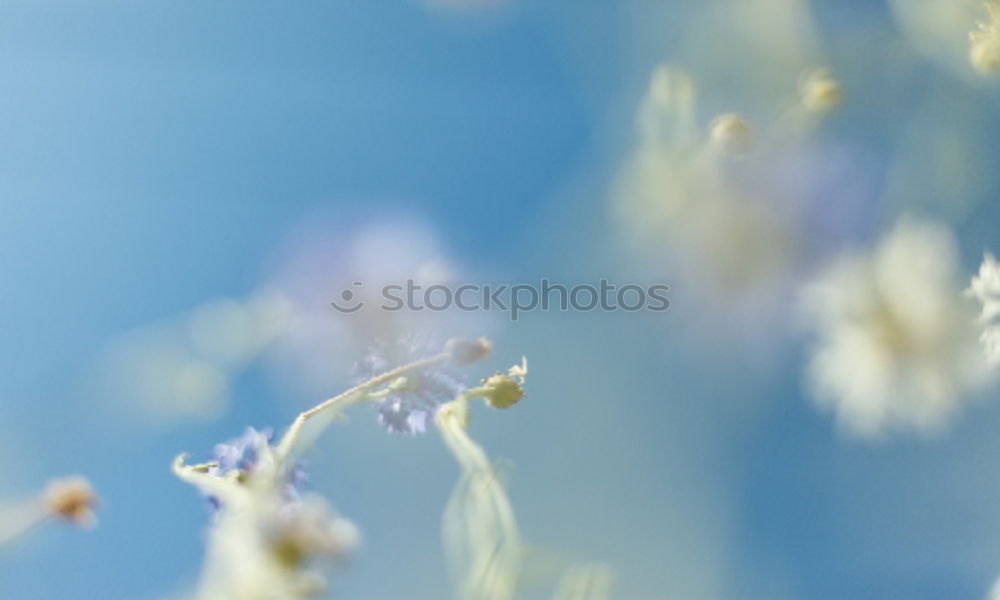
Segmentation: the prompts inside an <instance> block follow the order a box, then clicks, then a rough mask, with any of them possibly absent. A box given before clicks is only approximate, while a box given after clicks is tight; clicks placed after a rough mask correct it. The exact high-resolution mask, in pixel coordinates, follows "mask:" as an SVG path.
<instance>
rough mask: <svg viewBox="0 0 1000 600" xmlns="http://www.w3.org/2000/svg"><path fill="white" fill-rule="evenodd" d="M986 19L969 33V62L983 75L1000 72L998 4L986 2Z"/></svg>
mask: <svg viewBox="0 0 1000 600" xmlns="http://www.w3.org/2000/svg"><path fill="white" fill-rule="evenodd" d="M986 13H987V17H988V19H987V20H986V21H982V22H980V23H979V24H978V29H976V30H975V31H973V32H971V33H969V61H970V62H972V66H973V67H974V68H975V69H976V71H978V72H979V73H981V74H983V75H990V74H993V73H996V72H997V71H1000V2H992V1H991V2H987V3H986Z"/></svg>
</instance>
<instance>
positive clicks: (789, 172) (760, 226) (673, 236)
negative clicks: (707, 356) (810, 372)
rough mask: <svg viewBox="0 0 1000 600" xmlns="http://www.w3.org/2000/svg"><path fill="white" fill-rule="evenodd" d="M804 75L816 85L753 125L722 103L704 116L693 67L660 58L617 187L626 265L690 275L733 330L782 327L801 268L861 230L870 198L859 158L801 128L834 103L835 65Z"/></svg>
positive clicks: (703, 303)
mask: <svg viewBox="0 0 1000 600" xmlns="http://www.w3.org/2000/svg"><path fill="white" fill-rule="evenodd" d="M804 77H805V80H804V81H803V82H801V83H800V85H802V86H805V87H809V86H812V87H813V88H816V89H813V90H812V91H803V92H802V93H803V94H805V95H806V97H807V98H808V99H806V98H803V99H801V100H800V102H798V103H795V104H794V105H792V106H790V107H788V108H787V110H786V111H785V112H784V113H783V114H782V115H781V117H780V118H779V119H778V120H777V121H775V122H771V123H767V124H766V125H764V126H752V125H751V124H750V122H749V121H748V120H747V119H746V118H745V117H743V116H737V115H736V114H733V113H727V114H723V115H722V116H720V117H718V118H716V119H715V120H714V121H710V122H708V123H707V124H702V123H700V122H699V119H698V116H697V114H696V105H697V93H696V88H695V84H694V82H693V80H692V79H691V77H689V76H688V75H687V74H686V73H684V72H682V71H680V70H677V69H674V68H671V67H668V66H660V67H658V68H657V69H656V70H655V71H654V73H653V75H652V78H651V81H650V85H649V89H648V91H647V93H646V95H645V97H644V98H643V100H642V103H641V106H640V108H639V110H638V114H637V123H636V125H637V140H636V144H635V147H634V149H633V150H632V154H631V156H630V157H629V158H628V159H627V160H626V162H625V164H624V165H623V167H622V169H621V170H620V172H619V175H618V177H617V181H616V182H615V186H614V189H613V191H612V198H611V200H612V207H613V209H614V212H615V216H616V218H617V224H618V226H619V231H620V232H621V238H620V239H621V243H622V245H623V246H624V247H625V248H626V249H627V250H628V255H627V257H626V259H627V261H628V265H629V267H630V268H634V269H636V270H638V271H639V272H640V273H641V276H645V277H650V276H652V277H656V278H658V279H659V278H669V279H667V281H669V283H670V285H671V286H674V287H676V288H678V289H680V288H682V287H683V289H685V291H686V296H687V298H688V299H689V301H690V304H691V305H697V306H698V307H699V311H701V314H704V315H706V316H707V317H706V319H705V321H706V322H708V323H709V326H711V327H715V326H721V328H722V329H725V330H726V335H727V336H728V337H730V338H732V337H733V336H732V334H733V332H734V331H735V332H737V333H743V332H745V333H748V334H750V335H749V337H751V338H752V339H756V340H760V339H761V338H763V337H765V336H766V339H768V340H771V341H776V340H779V339H781V337H782V336H780V335H775V330H776V328H777V327H780V324H781V323H782V322H783V321H784V318H783V315H784V313H785V310H786V308H787V304H788V302H789V301H790V297H791V292H792V290H794V289H795V287H796V285H795V283H796V281H797V279H798V277H799V276H800V274H801V273H802V272H803V271H805V270H806V268H807V267H809V266H810V265H811V264H812V263H813V262H814V261H816V260H817V257H818V256H819V255H820V254H821V250H822V249H823V248H824V246H829V245H833V244H839V243H841V242H842V240H843V238H845V237H850V236H852V235H856V232H857V230H858V229H859V224H860V223H861V222H862V221H861V219H862V218H863V216H864V215H865V214H866V211H867V210H869V209H867V208H865V207H866V206H867V205H868V204H867V203H865V202H864V200H865V197H864V189H863V186H864V177H863V176H860V175H859V173H858V170H859V168H858V167H857V166H856V165H855V164H854V162H853V159H852V158H850V156H849V155H848V154H847V153H845V152H842V151H839V150H838V149H836V148H834V147H832V146H831V147H826V146H818V145H814V144H810V143H809V142H807V141H806V139H805V137H804V136H805V134H807V133H808V132H809V131H811V130H812V129H814V127H815V125H816V124H817V123H818V122H819V120H820V119H822V118H823V116H824V114H825V113H826V112H828V111H829V110H830V109H832V105H833V104H834V103H835V100H836V98H835V96H837V95H838V94H839V84H837V83H836V81H835V80H834V79H833V76H832V75H831V74H830V72H829V71H824V70H819V71H813V72H811V73H809V74H807V75H805V76H804ZM794 85H795V81H794V79H792V80H790V81H789V82H788V86H789V88H790V89H791V88H793V86H794ZM807 103H809V104H808V105H807ZM820 108H823V109H825V110H820ZM845 157H846V158H845ZM831 190H837V196H836V198H832V197H831ZM661 280H662V279H661ZM734 294H738V295H739V297H740V301H739V302H738V303H734V302H732V300H731V299H732V297H733V295H734ZM708 315H710V317H708ZM719 315H724V316H725V319H726V322H725V323H724V324H721V325H719V324H718V322H719V321H720V319H719V318H718V317H719ZM702 338H703V339H704V336H702Z"/></svg>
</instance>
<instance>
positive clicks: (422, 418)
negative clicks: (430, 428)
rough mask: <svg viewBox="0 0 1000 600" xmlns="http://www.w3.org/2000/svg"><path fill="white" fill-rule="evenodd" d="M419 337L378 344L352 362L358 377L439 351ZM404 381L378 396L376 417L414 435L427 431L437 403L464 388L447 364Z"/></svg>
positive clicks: (363, 378) (387, 425) (389, 426)
mask: <svg viewBox="0 0 1000 600" xmlns="http://www.w3.org/2000/svg"><path fill="white" fill-rule="evenodd" d="M433 348H434V346H433V345H432V344H431V343H429V342H428V341H426V340H424V339H420V338H404V339H401V340H399V341H397V342H395V343H393V344H378V345H377V346H376V347H375V348H373V349H372V350H371V351H370V352H369V353H368V355H367V356H365V357H364V358H363V359H362V360H361V361H359V362H358V364H357V365H355V375H356V376H357V378H358V381H359V382H361V381H366V380H368V379H371V378H372V377H375V376H376V375H379V374H381V373H385V372H386V371H389V370H390V369H394V368H396V367H399V366H402V365H405V364H408V363H411V362H413V361H417V360H420V359H423V358H427V357H428V356H432V355H434V354H436V353H437V352H439V350H437V351H435V350H433ZM406 380H407V381H406V384H405V385H403V386H401V387H400V388H399V389H397V390H394V391H393V392H392V393H390V394H388V395H386V396H385V397H383V398H380V399H379V400H378V402H377V404H376V410H377V411H378V420H379V423H381V424H382V425H383V426H384V427H385V428H386V429H388V430H389V431H391V432H393V433H408V434H410V435H415V434H418V433H424V432H425V431H427V425H428V424H429V423H430V421H431V419H433V418H434V413H435V412H436V411H437V408H438V406H440V405H441V404H443V403H445V402H449V401H451V400H454V399H455V396H457V395H458V394H460V393H462V391H464V390H465V385H464V384H463V383H462V380H461V379H460V376H459V374H458V372H457V370H456V369H455V368H454V367H453V366H452V365H450V364H447V363H446V364H441V365H435V366H433V367H428V368H426V369H420V370H419V371H414V372H411V373H409V374H407V375H406Z"/></svg>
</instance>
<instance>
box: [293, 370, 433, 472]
mask: <svg viewBox="0 0 1000 600" xmlns="http://www.w3.org/2000/svg"><path fill="white" fill-rule="evenodd" d="M450 357H451V355H450V354H449V353H447V352H442V353H441V354H435V355H434V356H431V357H428V358H424V359H421V360H418V361H414V362H411V363H408V364H405V365H403V366H400V367H396V368H395V369H392V370H390V371H386V372H385V373H382V374H381V375H377V376H375V377H373V378H371V379H369V380H368V381H365V382H363V383H359V384H358V385H356V386H354V387H352V388H351V389H349V390H347V391H346V392H344V393H342V394H339V395H337V396H334V397H333V398H330V399H329V400H326V401H324V402H322V403H320V404H317V405H316V406H314V407H312V408H310V409H309V410H307V411H305V412H303V413H301V414H300V415H299V416H298V417H296V418H295V421H293V422H292V424H291V426H290V427H289V428H288V431H287V432H285V435H284V437H282V438H281V442H280V443H279V444H278V447H277V449H276V450H275V458H276V459H277V460H278V462H279V463H280V462H284V461H285V460H287V459H288V457H289V456H290V455H291V452H292V450H293V449H294V447H295V445H296V443H297V442H298V440H299V437H300V436H301V434H302V427H303V426H304V425H305V424H306V422H308V421H309V420H310V419H314V418H316V417H317V416H318V415H320V414H323V413H325V412H329V411H337V410H340V409H343V408H346V407H348V406H350V405H352V404H356V403H357V402H360V401H362V400H364V399H366V398H364V397H363V396H362V394H364V393H365V392H367V391H369V390H371V389H372V388H376V387H378V386H380V385H383V384H386V383H390V382H392V381H394V380H396V379H398V378H400V377H402V376H404V375H406V374H407V373H410V372H413V371H418V370H420V369H425V368H427V367H430V366H433V365H436V364H438V363H442V362H445V361H447V360H448V359H449V358H450Z"/></svg>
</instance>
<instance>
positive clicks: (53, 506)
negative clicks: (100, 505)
mask: <svg viewBox="0 0 1000 600" xmlns="http://www.w3.org/2000/svg"><path fill="white" fill-rule="evenodd" d="M42 498H43V503H44V505H45V508H46V510H47V511H48V513H49V514H51V515H53V516H56V517H59V518H61V519H65V520H67V521H70V522H72V523H74V524H76V525H79V526H81V527H92V526H93V525H94V524H95V522H96V517H95V515H94V507H95V506H96V505H97V495H96V494H95V493H94V489H93V488H92V487H91V485H90V482H89V481H87V479H86V478H84V477H81V476H79V475H73V476H70V477H65V478H62V479H55V480H53V481H52V482H50V483H49V485H48V486H47V487H46V488H45V492H44V494H43V496H42Z"/></svg>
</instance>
